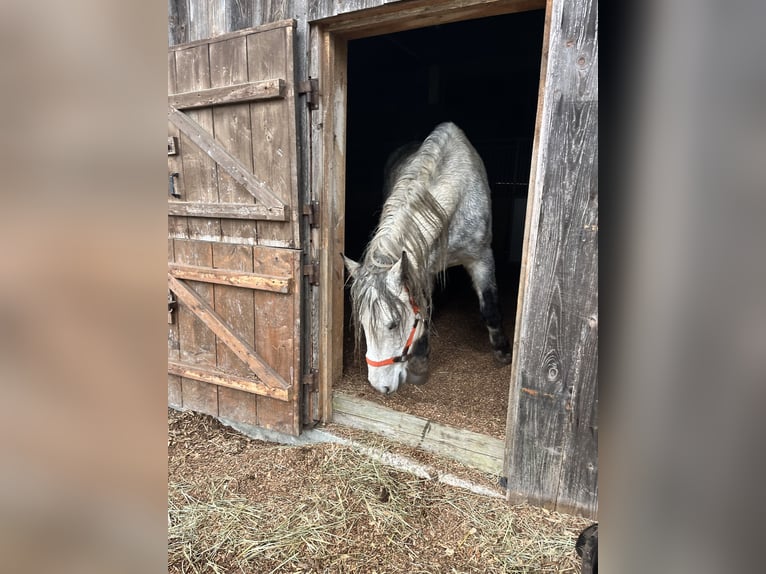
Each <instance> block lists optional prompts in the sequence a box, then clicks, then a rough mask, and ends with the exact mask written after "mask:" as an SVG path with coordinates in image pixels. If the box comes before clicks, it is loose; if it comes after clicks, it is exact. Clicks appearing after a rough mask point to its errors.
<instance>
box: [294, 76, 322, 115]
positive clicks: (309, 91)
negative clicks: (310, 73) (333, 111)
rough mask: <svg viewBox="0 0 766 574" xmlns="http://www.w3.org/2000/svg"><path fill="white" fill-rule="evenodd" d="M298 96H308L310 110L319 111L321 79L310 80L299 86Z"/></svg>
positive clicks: (307, 102) (307, 101)
mask: <svg viewBox="0 0 766 574" xmlns="http://www.w3.org/2000/svg"><path fill="white" fill-rule="evenodd" d="M298 94H300V95H303V94H306V104H307V105H308V107H309V109H310V110H318V109H319V79H318V78H309V79H308V80H306V81H305V82H301V83H300V84H298Z"/></svg>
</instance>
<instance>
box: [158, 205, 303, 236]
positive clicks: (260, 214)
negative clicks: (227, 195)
mask: <svg viewBox="0 0 766 574" xmlns="http://www.w3.org/2000/svg"><path fill="white" fill-rule="evenodd" d="M168 214H169V215H174V216H185V217H223V218H227V219H249V220H253V221H255V220H269V221H287V220H288V219H289V215H288V213H287V212H286V211H285V208H284V207H267V206H265V205H258V204H243V203H190V202H182V201H168ZM252 236H253V237H255V232H253V234H252Z"/></svg>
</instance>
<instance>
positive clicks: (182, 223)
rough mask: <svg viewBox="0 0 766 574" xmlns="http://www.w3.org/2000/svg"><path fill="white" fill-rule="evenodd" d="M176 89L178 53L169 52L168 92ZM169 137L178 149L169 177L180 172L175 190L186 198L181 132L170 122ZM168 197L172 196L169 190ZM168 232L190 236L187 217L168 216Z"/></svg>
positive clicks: (170, 162) (170, 165)
mask: <svg viewBox="0 0 766 574" xmlns="http://www.w3.org/2000/svg"><path fill="white" fill-rule="evenodd" d="M176 90H177V88H176V54H175V52H168V94H174V93H175V92H176ZM168 137H174V138H175V139H176V142H177V151H178V153H177V154H176V155H169V156H168V177H170V174H171V173H177V174H178V176H177V177H175V178H174V180H173V181H174V185H175V190H176V193H178V195H179V196H180V197H181V198H185V196H186V194H185V193H184V178H182V177H181V172H182V171H183V163H182V161H181V132H180V130H179V129H178V128H177V127H175V126H174V125H173V124H171V123H170V122H168ZM168 188H169V185H168ZM168 197H171V196H170V193H169V190H168ZM168 234H169V236H170V237H189V226H188V224H187V220H186V218H185V217H175V216H173V217H168Z"/></svg>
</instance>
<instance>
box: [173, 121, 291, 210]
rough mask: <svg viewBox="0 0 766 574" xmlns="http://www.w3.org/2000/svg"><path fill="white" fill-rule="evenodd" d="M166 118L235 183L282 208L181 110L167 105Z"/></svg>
mask: <svg viewBox="0 0 766 574" xmlns="http://www.w3.org/2000/svg"><path fill="white" fill-rule="evenodd" d="M168 120H169V121H170V122H171V123H172V124H173V125H174V126H176V127H177V128H178V129H179V130H181V132H183V133H184V134H185V135H186V136H187V137H188V138H189V139H190V140H191V141H192V142H194V144H195V145H197V146H198V147H199V148H200V149H201V150H202V151H203V152H205V153H206V154H207V155H208V156H210V157H211V158H212V159H213V160H214V161H215V162H216V163H217V164H218V165H219V166H221V167H222V168H223V169H224V170H226V173H228V174H229V175H230V176H231V177H232V178H233V179H234V180H235V181H236V182H237V183H239V184H241V185H243V186H244V187H245V189H246V190H247V191H248V192H249V193H250V194H251V195H252V196H253V197H255V199H257V200H258V201H260V202H262V203H264V204H265V205H267V206H269V207H277V208H282V209H284V207H285V204H284V203H282V201H281V200H280V199H279V197H277V196H276V195H275V194H274V192H273V191H271V189H269V187H268V186H267V185H266V184H265V183H264V182H262V181H259V180H257V179H256V178H255V176H254V175H253V174H252V173H250V171H249V170H248V169H247V168H246V167H245V166H244V165H242V162H240V161H239V160H238V159H237V158H235V157H234V156H232V155H231V154H230V153H229V152H228V151H226V150H225V149H224V148H223V147H222V146H221V144H220V142H218V141H216V140H215V138H213V136H212V135H210V134H209V133H208V132H207V131H205V129H203V128H202V127H201V126H200V125H199V124H198V123H197V122H195V121H194V120H192V119H191V118H190V117H189V116H187V115H186V114H184V113H183V112H179V111H178V110H177V109H175V108H173V107H170V106H169V107H168Z"/></svg>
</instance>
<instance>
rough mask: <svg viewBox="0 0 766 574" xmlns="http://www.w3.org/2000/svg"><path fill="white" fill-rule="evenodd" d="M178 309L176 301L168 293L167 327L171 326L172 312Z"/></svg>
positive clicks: (171, 294)
mask: <svg viewBox="0 0 766 574" xmlns="http://www.w3.org/2000/svg"><path fill="white" fill-rule="evenodd" d="M176 309H178V300H177V299H176V298H175V296H174V295H173V293H171V292H170V291H168V325H172V324H173V311H175V310H176Z"/></svg>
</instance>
